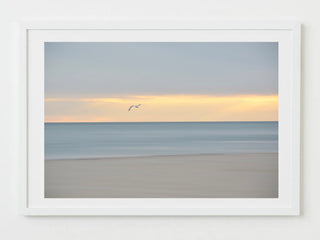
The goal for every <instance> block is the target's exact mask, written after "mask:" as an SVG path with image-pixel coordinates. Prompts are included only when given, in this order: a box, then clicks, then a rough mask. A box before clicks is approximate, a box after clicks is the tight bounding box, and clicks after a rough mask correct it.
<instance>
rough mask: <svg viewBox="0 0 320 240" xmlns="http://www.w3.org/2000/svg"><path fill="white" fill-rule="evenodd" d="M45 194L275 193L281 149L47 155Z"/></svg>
mask: <svg viewBox="0 0 320 240" xmlns="http://www.w3.org/2000/svg"><path fill="white" fill-rule="evenodd" d="M93 160H94V161H93ZM45 197H46V198H276V197H278V153H240V154H239V153H234V154H196V155H163V156H144V157H118V158H114V157H113V158H98V159H81V160H80V159H60V160H46V161H45Z"/></svg>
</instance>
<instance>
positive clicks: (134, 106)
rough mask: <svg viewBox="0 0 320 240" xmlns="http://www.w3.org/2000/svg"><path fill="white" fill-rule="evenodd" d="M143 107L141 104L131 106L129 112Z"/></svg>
mask: <svg viewBox="0 0 320 240" xmlns="http://www.w3.org/2000/svg"><path fill="white" fill-rule="evenodd" d="M140 106H141V104H138V105H131V106H130V107H129V109H128V112H129V111H130V110H131V109H132V108H139V107H140Z"/></svg>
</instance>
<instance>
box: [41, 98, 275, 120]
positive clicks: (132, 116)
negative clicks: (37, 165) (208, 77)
mask: <svg viewBox="0 0 320 240" xmlns="http://www.w3.org/2000/svg"><path fill="white" fill-rule="evenodd" d="M132 104H134V105H136V104H142V105H141V107H140V108H138V109H133V110H132V111H128V109H129V107H130V106H131V105H132ZM277 120H278V96H277V95H234V96H212V95H159V96H127V97H119V98H118V97H110V98H70V99H64V98H47V99H46V100H45V121H46V122H178V121H277Z"/></svg>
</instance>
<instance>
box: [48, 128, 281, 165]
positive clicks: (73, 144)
mask: <svg viewBox="0 0 320 240" xmlns="http://www.w3.org/2000/svg"><path fill="white" fill-rule="evenodd" d="M265 152H278V122H161V123H150V122H149V123H46V124H45V158H46V159H72V158H100V157H120V156H150V155H179V154H207V153H265Z"/></svg>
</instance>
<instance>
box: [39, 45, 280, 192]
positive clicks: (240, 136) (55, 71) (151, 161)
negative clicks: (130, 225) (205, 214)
mask: <svg viewBox="0 0 320 240" xmlns="http://www.w3.org/2000/svg"><path fill="white" fill-rule="evenodd" d="M44 49H45V51H44V58H45V124H44V133H45V134H44V135H45V139H44V140H45V141H44V143H45V156H44V162H45V164H44V167H45V169H44V174H45V176H44V177H45V184H44V188H45V189H44V194H45V196H44V197H45V198H278V195H279V191H278V185H279V179H278V43H277V42H45V46H44Z"/></svg>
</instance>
